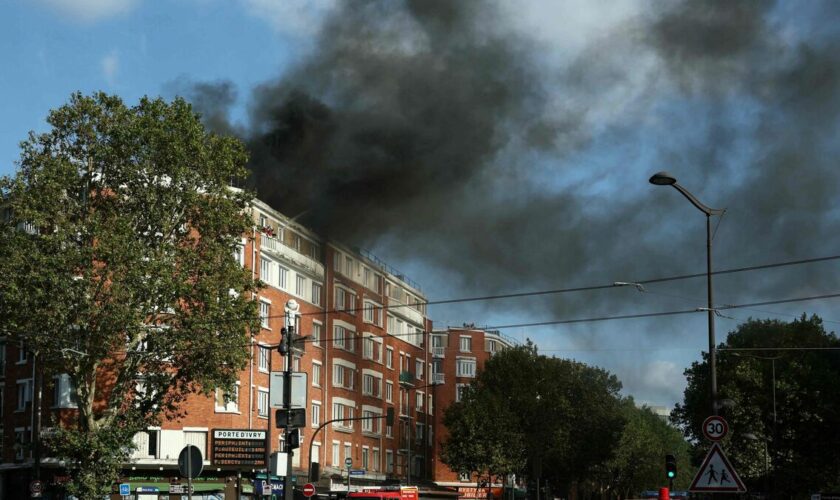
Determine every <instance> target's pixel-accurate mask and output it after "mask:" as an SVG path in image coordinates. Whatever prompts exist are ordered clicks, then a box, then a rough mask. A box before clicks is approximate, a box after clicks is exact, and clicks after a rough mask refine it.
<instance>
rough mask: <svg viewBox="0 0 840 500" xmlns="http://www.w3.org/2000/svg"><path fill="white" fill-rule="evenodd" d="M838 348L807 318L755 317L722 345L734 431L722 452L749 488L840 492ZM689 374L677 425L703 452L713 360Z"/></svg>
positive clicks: (723, 386)
mask: <svg viewBox="0 0 840 500" xmlns="http://www.w3.org/2000/svg"><path fill="white" fill-rule="evenodd" d="M837 348H840V339H838V338H837V336H836V335H835V334H834V333H833V332H826V330H825V328H824V326H823V321H822V320H821V319H820V318H819V317H817V316H812V317H810V318H808V317H806V316H805V315H802V317H800V318H798V319H795V320H794V321H791V322H784V321H779V320H756V319H750V320H749V321H747V322H746V323H743V324H741V325H739V326H738V328H737V329H736V330H735V331H733V332H730V333H729V335H728V337H727V339H726V342H724V343H722V344H720V345H719V346H718V350H719V351H718V352H719V354H718V357H717V377H718V393H719V397H720V398H721V399H730V400H732V401H733V402H734V405H733V406H731V407H725V408H724V409H723V410H722V411H723V415H724V417H725V418H726V419H727V420H728V422H729V426H730V436H729V437H728V438H726V440H725V441H724V447H725V449H726V451H727V456H729V458H730V459H731V460H732V461H733V463H734V466H735V467H736V469H737V471H738V473H739V474H740V475H741V476H742V479H745V480H746V481H747V483H748V484H747V486H748V488H750V489H752V490H756V491H761V490H767V489H769V490H771V492H772V493H774V494H775V495H784V496H792V497H793V496H802V495H803V494H804V493H807V492H815V491H820V490H832V491H833V490H836V489H837V488H838V487H840V479H838V478H840V454H838V453H837V450H838V449H840V433H838V432H837V429H840V390H838V389H837V381H838V380H840V358H838V356H840V352H838V351H837V350H836V349H837ZM832 349H835V350H832ZM686 376H687V377H688V385H687V387H686V390H685V396H684V401H683V403H682V404H681V405H677V407H676V408H675V410H674V412H673V414H672V420H673V421H674V422H675V423H676V424H677V425H679V426H680V427H681V428H682V430H683V432H684V433H685V435H686V436H687V437H689V438H690V439H691V440H693V441H695V442H697V443H702V444H701V445H700V446H702V447H705V441H704V439H703V436H702V429H701V427H700V426H701V424H702V422H703V420H704V419H705V418H706V417H707V416H708V415H709V408H711V403H710V401H709V399H710V395H709V390H708V387H709V368H708V358H705V359H704V360H703V361H702V362H695V363H693V364H692V366H691V367H690V368H688V369H687V370H686ZM765 447H766V448H765ZM765 452H766V453H767V460H766V461H765Z"/></svg>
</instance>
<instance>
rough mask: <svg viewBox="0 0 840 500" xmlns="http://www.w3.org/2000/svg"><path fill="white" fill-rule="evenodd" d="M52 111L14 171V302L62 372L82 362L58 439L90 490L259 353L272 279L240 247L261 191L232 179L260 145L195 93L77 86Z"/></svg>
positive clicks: (8, 277) (6, 269) (5, 313)
mask: <svg viewBox="0 0 840 500" xmlns="http://www.w3.org/2000/svg"><path fill="white" fill-rule="evenodd" d="M47 121H48V123H49V125H50V127H51V128H50V129H49V131H47V132H46V133H43V134H34V133H30V136H29V138H28V139H27V140H25V141H23V142H22V143H21V150H22V151H21V157H20V162H19V169H18V171H17V172H16V174H15V175H14V177H4V178H2V180H0V196H2V198H1V199H0V205H2V206H3V207H5V208H6V209H7V213H8V220H7V222H9V223H8V224H5V225H3V226H2V227H1V228H0V275H2V276H3V280H2V281H0V297H2V299H0V317H2V318H3V319H4V321H3V329H4V332H3V333H4V334H5V335H7V336H8V337H9V338H10V339H12V340H16V341H22V342H24V343H25V345H26V347H27V349H28V350H30V351H31V352H33V353H35V354H36V356H37V361H38V366H39V367H41V368H42V369H43V370H44V371H45V375H46V376H47V377H48V376H49V375H51V374H55V373H67V374H69V378H70V380H71V382H72V384H73V386H74V387H75V394H76V397H77V399H78V413H77V416H76V417H75V418H73V419H72V421H71V422H65V424H66V425H63V426H60V427H59V428H57V429H56V430H55V432H54V433H53V434H52V439H51V440H50V441H51V443H52V445H53V448H52V450H51V452H52V453H55V454H56V455H57V456H58V457H59V458H62V459H64V460H65V461H66V463H67V464H68V467H69V468H71V470H72V479H73V482H72V483H71V484H70V488H69V489H70V491H71V493H75V494H77V495H78V496H81V497H82V498H91V497H95V496H97V495H99V494H102V493H103V492H108V491H109V490H110V485H111V483H112V482H113V481H114V480H115V479H116V474H117V471H118V470H119V466H120V464H121V463H123V462H124V461H125V459H126V458H127V455H128V453H129V451H130V445H131V437H132V436H133V435H134V433H135V432H137V431H138V430H140V429H143V428H145V427H146V426H147V425H150V424H154V423H156V422H159V420H160V419H161V418H173V417H177V416H178V407H179V405H178V403H180V402H181V401H183V399H184V398H185V397H186V396H187V395H189V394H193V393H197V392H202V393H205V394H208V393H209V392H210V391H212V390H213V389H214V388H216V387H217V386H221V387H225V388H228V389H230V388H231V387H232V385H233V384H234V382H235V380H236V379H237V376H238V372H239V370H240V369H242V368H243V367H244V365H245V363H246V361H247V356H248V353H247V347H246V342H247V338H246V337H245V332H246V328H247V327H248V326H254V325H255V324H256V323H255V321H256V319H257V317H256V309H255V305H254V303H253V302H252V301H251V300H250V293H249V292H252V291H254V290H255V289H256V286H257V284H258V283H257V282H255V281H254V280H253V279H252V278H251V276H250V274H249V273H248V272H246V271H245V270H244V269H242V267H241V266H240V265H239V264H238V263H237V262H235V260H234V258H233V254H234V251H235V249H236V246H237V245H239V244H241V240H240V238H241V235H242V234H244V232H245V231H246V229H247V228H248V227H249V225H250V222H249V219H248V215H247V213H246V208H247V203H248V201H249V199H250V198H249V195H248V193H245V192H241V191H237V190H232V189H230V188H229V187H228V186H229V183H230V181H231V180H233V179H240V178H243V177H244V176H245V175H246V171H245V169H244V165H245V163H246V160H247V156H246V153H245V150H244V147H243V145H242V144H241V143H240V142H238V141H237V140H235V139H232V138H227V137H219V136H216V135H212V134H208V133H207V132H205V130H204V128H203V127H202V125H201V123H200V121H199V119H198V117H197V115H196V114H195V113H194V112H193V111H192V109H191V108H190V106H189V104H187V103H186V102H184V101H183V100H181V99H176V100H175V101H173V102H171V103H167V102H165V101H163V100H161V99H150V98H143V99H141V100H140V102H139V104H137V105H136V106H134V107H128V106H126V105H125V104H124V103H123V102H122V101H121V100H120V99H119V98H118V97H115V96H109V95H105V94H102V93H100V94H96V95H92V96H83V95H81V94H75V95H73V96H72V97H71V99H70V101H69V103H68V104H66V105H64V106H62V107H60V108H58V109H55V110H53V111H52V112H50V114H49V117H48V120H47Z"/></svg>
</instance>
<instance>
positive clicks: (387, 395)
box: [385, 382, 394, 403]
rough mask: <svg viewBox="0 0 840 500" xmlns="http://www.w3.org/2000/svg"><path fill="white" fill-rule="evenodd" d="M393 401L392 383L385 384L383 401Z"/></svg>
mask: <svg viewBox="0 0 840 500" xmlns="http://www.w3.org/2000/svg"><path fill="white" fill-rule="evenodd" d="M393 399H394V383H393V382H385V401H387V402H389V403H390V402H392V401H393Z"/></svg>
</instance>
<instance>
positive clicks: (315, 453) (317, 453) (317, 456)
mask: <svg viewBox="0 0 840 500" xmlns="http://www.w3.org/2000/svg"><path fill="white" fill-rule="evenodd" d="M313 437H314V436H313ZM310 458H311V460H312V461H313V462H315V463H316V464H317V463H320V462H321V445H320V444H319V443H312V455H311V456H310Z"/></svg>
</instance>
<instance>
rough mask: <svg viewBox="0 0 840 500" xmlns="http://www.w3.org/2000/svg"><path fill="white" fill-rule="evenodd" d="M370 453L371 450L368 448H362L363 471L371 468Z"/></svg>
mask: <svg viewBox="0 0 840 500" xmlns="http://www.w3.org/2000/svg"><path fill="white" fill-rule="evenodd" d="M369 453H370V448H368V447H367V446H362V469H364V470H368V467H370V457H369Z"/></svg>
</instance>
